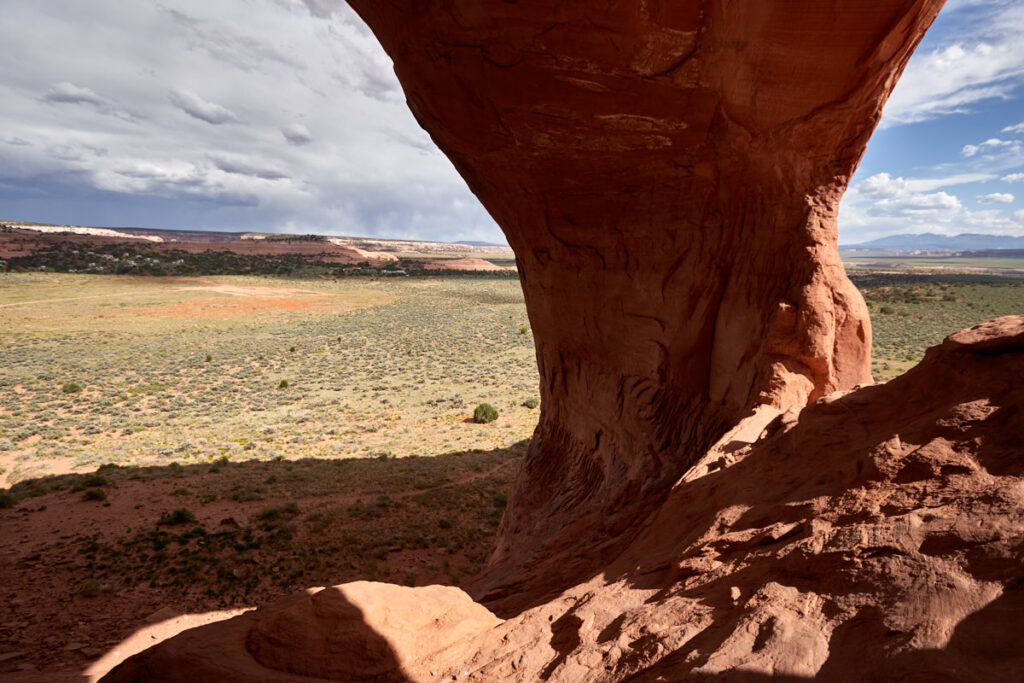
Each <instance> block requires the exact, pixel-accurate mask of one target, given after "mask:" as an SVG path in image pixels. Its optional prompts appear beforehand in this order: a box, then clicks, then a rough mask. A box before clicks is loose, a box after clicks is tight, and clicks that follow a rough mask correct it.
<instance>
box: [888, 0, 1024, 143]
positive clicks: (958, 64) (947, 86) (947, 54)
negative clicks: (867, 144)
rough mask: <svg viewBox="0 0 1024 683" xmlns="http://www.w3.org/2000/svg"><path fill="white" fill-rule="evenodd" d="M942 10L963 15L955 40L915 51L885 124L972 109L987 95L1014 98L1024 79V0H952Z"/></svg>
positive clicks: (945, 13)
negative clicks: (955, 0)
mask: <svg viewBox="0 0 1024 683" xmlns="http://www.w3.org/2000/svg"><path fill="white" fill-rule="evenodd" d="M954 13H958V14H957V15H955V14H954ZM943 14H944V15H945V16H950V15H954V16H957V18H958V19H960V22H959V25H958V26H957V30H956V31H954V32H951V36H952V37H953V40H950V41H946V42H944V43H943V42H940V44H939V46H938V47H935V48H933V49H932V50H931V51H930V52H927V53H923V54H918V55H915V56H914V58H913V59H912V60H911V61H910V63H909V64H908V65H907V68H906V70H905V71H904V73H903V76H902V77H901V79H900V81H899V83H898V84H897V85H896V88H895V90H894V91H893V94H892V97H891V98H890V99H889V102H888V103H887V104H886V107H885V111H884V114H883V119H882V124H881V125H882V127H889V126H895V125H901V124H907V123H914V122H918V121H926V120H929V119H934V118H938V117H941V116H947V115H950V114H962V113H966V112H970V111H972V109H974V108H975V107H976V106H977V105H978V103H980V102H983V101H985V100H993V99H1002V100H1006V99H1009V98H1010V97H1012V96H1013V93H1014V92H1015V90H1017V89H1018V88H1019V87H1020V86H1021V84H1022V81H1024V5H1022V4H1021V3H1020V2H1018V1H1016V0H1012V1H1007V0H1002V1H996V2H983V3H973V2H960V3H953V2H950V3H948V5H947V7H946V9H945V10H944V12H943ZM1005 132H1016V131H1005Z"/></svg>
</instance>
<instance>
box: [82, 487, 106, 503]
mask: <svg viewBox="0 0 1024 683" xmlns="http://www.w3.org/2000/svg"><path fill="white" fill-rule="evenodd" d="M82 499H83V500H95V501H104V500H106V499H107V492H106V491H101V490H100V489H86V490H85V494H84V495H83V496H82Z"/></svg>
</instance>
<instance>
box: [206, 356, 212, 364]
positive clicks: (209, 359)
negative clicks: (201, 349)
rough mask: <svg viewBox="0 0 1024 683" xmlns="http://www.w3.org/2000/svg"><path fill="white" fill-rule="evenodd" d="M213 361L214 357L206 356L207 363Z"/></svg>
mask: <svg viewBox="0 0 1024 683" xmlns="http://www.w3.org/2000/svg"><path fill="white" fill-rule="evenodd" d="M211 360H213V356H211V355H210V354H206V362H207V363H209V362H210V361H211Z"/></svg>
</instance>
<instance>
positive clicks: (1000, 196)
mask: <svg viewBox="0 0 1024 683" xmlns="http://www.w3.org/2000/svg"><path fill="white" fill-rule="evenodd" d="M978 203H979V204H1012V203H1013V195H1012V194H1009V193H1008V192H992V193H991V194H982V195H978Z"/></svg>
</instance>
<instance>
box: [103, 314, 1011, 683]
mask: <svg viewBox="0 0 1024 683" xmlns="http://www.w3.org/2000/svg"><path fill="white" fill-rule="evenodd" d="M1022 378H1024V316H1013V317H1008V318H1001V319H999V320H996V321H992V322H990V323H986V324H985V325H982V326H979V327H976V328H973V329H971V330H968V331H965V332H961V333H958V334H956V335H953V336H952V337H950V338H949V339H947V340H946V342H945V343H943V344H942V345H941V346H939V347H935V348H933V349H931V350H930V351H929V352H928V353H927V355H926V356H925V360H924V361H923V362H922V363H921V364H920V365H919V366H917V367H916V368H914V369H913V370H911V371H910V372H908V373H907V374H905V375H903V376H902V377H899V378H897V379H895V380H893V381H891V382H889V383H887V384H883V385H876V386H870V387H865V388H862V389H859V390H856V391H853V392H850V393H837V394H832V395H829V396H826V397H823V398H822V399H820V400H818V401H816V402H814V403H812V404H811V405H809V406H807V407H806V408H803V409H802V410H797V409H792V410H789V411H785V412H779V411H773V412H774V415H775V417H774V419H772V414H771V413H768V412H762V413H761V414H759V415H756V416H754V417H753V418H750V420H751V421H752V422H753V423H754V429H753V430H744V429H743V427H744V426H748V425H740V428H739V429H737V430H735V431H734V432H733V433H731V434H730V435H728V436H726V437H725V438H724V439H723V440H722V441H721V442H719V443H718V444H716V445H715V447H713V448H712V449H711V450H710V451H709V452H708V454H707V455H706V456H705V457H704V458H702V459H701V460H700V461H699V462H698V463H697V465H696V466H695V467H694V468H692V469H691V470H690V471H689V472H688V473H687V475H686V476H685V477H683V478H682V479H681V480H680V481H679V482H678V483H677V484H676V485H675V486H674V487H673V489H672V491H671V492H670V494H669V496H668V497H667V499H666V501H665V503H664V505H663V506H662V508H661V509H660V510H659V512H658V513H657V514H655V515H653V516H652V517H651V518H649V519H648V520H647V521H646V523H645V524H644V525H643V526H642V528H640V529H638V530H637V534H636V537H635V539H634V541H633V542H632V543H631V544H630V546H629V547H628V548H627V549H626V551H625V552H624V553H623V554H622V555H621V556H619V557H618V558H617V559H615V560H614V561H613V562H611V563H610V565H609V566H608V567H607V568H606V569H605V570H604V571H602V572H600V573H598V574H597V575H595V576H593V577H592V578H590V580H588V581H585V582H583V583H581V584H579V585H577V586H575V587H573V588H571V589H569V590H567V591H565V592H564V593H563V594H561V595H560V596H558V597H557V598H555V599H553V600H551V601H549V602H547V603H546V604H544V605H541V606H538V607H535V608H532V609H529V610H527V611H525V612H523V613H521V614H519V615H518V616H516V617H514V618H512V619H509V620H506V621H503V622H502V621H500V620H498V619H497V618H495V617H493V616H491V615H490V614H488V613H487V612H486V610H484V609H483V608H482V607H480V606H479V605H473V604H472V603H470V602H469V600H468V598H466V596H465V595H464V594H461V591H457V589H446V590H448V591H449V593H447V594H445V596H444V597H443V598H441V601H442V603H443V602H444V601H448V603H447V604H448V606H447V607H445V606H443V604H439V602H438V598H439V596H437V595H436V587H428V588H415V589H408V588H398V587H394V586H387V585H383V584H365V583H364V584H359V585H358V589H359V591H361V592H362V595H364V596H372V598H371V599H366V598H364V602H363V603H360V604H373V603H377V604H380V603H382V602H383V603H389V602H391V601H392V600H393V601H394V603H393V609H394V610H395V611H396V612H399V613H401V612H403V611H404V610H409V611H410V612H409V615H410V616H408V617H407V618H408V619H410V620H412V621H415V622H416V623H415V628H416V629H423V631H422V634H421V635H420V637H419V639H417V638H416V637H415V636H413V637H411V634H410V631H409V628H408V624H407V623H406V622H404V621H403V619H402V618H395V619H393V620H387V619H380V618H379V617H371V616H367V617H366V622H365V623H367V624H372V627H373V628H372V635H370V636H368V637H369V638H370V639H372V640H373V643H374V645H375V649H374V648H364V641H365V640H366V638H367V636H366V634H365V632H364V631H363V630H362V627H361V626H360V624H361V623H362V622H359V621H358V620H357V621H356V622H353V624H354V628H355V629H356V631H357V632H358V634H357V636H356V637H353V636H351V635H350V632H349V630H346V629H345V628H342V629H337V628H331V629H328V628H326V626H328V624H327V621H330V620H331V619H333V618H334V617H333V616H329V617H324V616H319V615H318V616H316V617H313V616H312V615H311V614H310V610H311V604H310V601H309V600H308V598H305V597H303V598H300V599H293V600H297V602H293V603H291V604H292V607H290V608H289V610H290V611H285V612H282V611H281V610H280V609H278V608H275V607H271V608H270V609H266V610H260V611H257V612H255V613H249V614H246V615H243V616H242V617H237V618H235V619H233V620H230V621H227V622H223V623H221V624H215V625H211V626H207V627H204V628H202V629H196V630H194V631H190V632H186V633H185V634H183V635H182V636H179V637H178V638H177V639H175V640H171V641H169V642H168V643H166V644H164V645H163V646H161V647H160V648H158V649H156V650H152V651H150V652H149V653H144V654H143V655H140V656H138V657H137V658H136V659H134V660H129V661H128V662H127V663H126V664H125V665H123V666H122V667H121V668H120V669H117V670H115V671H114V672H113V674H111V676H110V677H109V680H112V681H138V680H189V679H191V680H213V679H214V678H215V674H216V675H217V676H220V675H221V672H222V671H224V670H225V669H224V662H230V663H231V665H230V666H229V667H227V669H226V670H227V671H228V672H234V671H242V672H245V676H246V678H244V679H243V678H241V677H238V678H225V680H255V681H263V680H268V681H269V680H308V679H295V678H292V677H291V674H290V673H288V674H287V676H286V675H285V673H282V672H281V670H279V669H275V668H272V667H274V666H279V662H289V661H295V660H296V659H299V660H301V661H303V662H315V661H317V659H316V653H319V652H325V653H331V654H332V656H334V657H335V658H336V659H337V663H335V664H330V663H329V662H328V663H324V664H322V665H320V664H318V665H317V666H318V667H319V668H316V669H315V671H316V672H319V673H320V675H321V676H323V677H324V678H329V679H331V680H369V676H370V675H378V676H379V675H383V674H385V673H386V674H388V675H390V676H400V677H401V678H404V679H406V680H423V681H432V680H479V681H493V680H511V681H536V680H543V679H548V680H559V681H581V680H587V681H616V680H630V681H665V680H672V681H677V680H725V681H761V680H764V681H767V680H769V678H772V679H773V680H798V679H806V678H810V677H818V678H819V679H820V680H829V681H863V680H886V681H899V680H906V681H979V682H980V681H996V680H1021V678H1022V677H1024V632H1022V631H1021V630H1020V628H1019V626H1020V623H1019V621H1020V614H1021V613H1022V610H1024V440H1022V439H1021V437H1020V435H1021V434H1024V408H1022V406H1024V381H1022ZM765 422H767V425H766V426H764V427H762V425H764V424H765ZM758 432H759V433H760V438H757V437H751V436H750V434H751V433H758ZM750 438H754V439H756V440H755V441H754V442H753V443H749V442H748V441H747V439H750ZM339 589H340V590H343V591H346V594H347V593H348V592H349V591H350V590H351V589H350V587H349V586H342V587H339ZM329 590H331V589H329ZM375 593H376V595H374V594H375ZM395 593H401V599H400V600H399V599H396V598H395V597H393V594H395ZM318 595H321V594H318ZM418 596H422V597H423V600H422V605H420V604H418V603H419V602H420V601H419V598H418ZM296 605H297V607H296ZM448 609H450V610H452V612H451V614H448V612H447V610H448ZM314 611H315V610H314ZM371 613H372V610H367V615H370V614H371ZM282 614H285V615H286V616H284V617H282ZM437 614H443V615H445V616H444V617H443V618H442V619H441V620H440V621H438V622H436V623H435V622H434V621H433V616H434V615H437ZM453 615H466V617H465V619H466V621H465V623H464V624H461V626H460V625H459V624H460V622H458V620H457V619H456V618H454V616H453ZM454 628H458V629H459V630H458V631H457V632H456V631H452V630H449V629H454ZM307 629H310V630H311V631H309V630H307ZM332 639H334V642H333V643H331V644H330V645H329V646H323V648H322V649H320V646H318V647H317V648H315V649H314V650H313V651H312V652H311V653H310V654H309V655H307V654H306V651H305V648H306V647H307V645H308V644H309V643H311V642H313V641H316V642H318V643H320V642H329V641H331V640H332ZM423 641H427V642H430V643H434V644H436V647H422V646H421V645H420V643H422V642H423ZM449 643H450V645H449ZM378 651H379V652H383V653H384V654H383V655H381V656H380V657H379V659H378V660H376V661H377V662H378V663H377V664H376V666H377V667H383V666H384V664H380V663H379V662H384V663H385V664H388V665H390V667H391V668H388V669H386V670H385V669H384V668H379V669H378V668H374V669H371V668H370V666H369V664H359V666H360V667H361V668H360V669H358V671H357V670H356V669H353V668H351V667H352V666H353V665H352V664H351V662H360V658H361V657H365V656H366V655H365V653H366V652H374V653H377V652H378ZM398 662H400V664H397V663H398ZM289 667H290V668H287V671H288V672H290V671H294V667H292V666H291V665H289ZM329 667H334V668H329ZM337 667H349V668H348V669H345V670H344V671H342V670H341V669H338V668H337ZM181 671H184V672H185V673H181ZM313 671H314V670H313V669H307V672H309V673H313ZM165 672H173V674H168V673H165ZM339 672H340V674H339ZM356 673H360V674H365V676H362V677H361V676H359V675H355V674H356ZM328 674H330V675H328ZM348 674H353V675H348ZM275 676H279V677H277V678H275ZM373 680H377V679H373ZM380 680H392V679H389V678H381V679H380ZM394 680H397V679H394Z"/></svg>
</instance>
